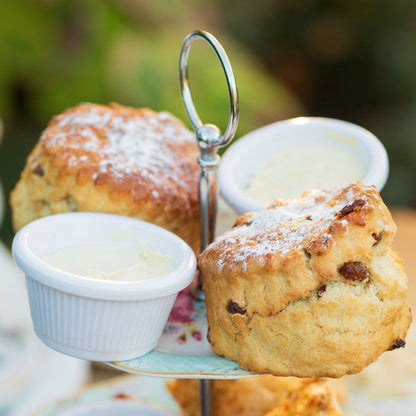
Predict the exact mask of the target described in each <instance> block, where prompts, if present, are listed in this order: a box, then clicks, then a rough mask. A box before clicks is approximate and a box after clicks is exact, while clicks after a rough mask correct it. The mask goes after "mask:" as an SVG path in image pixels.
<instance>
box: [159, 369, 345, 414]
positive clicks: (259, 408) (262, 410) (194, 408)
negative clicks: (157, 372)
mask: <svg viewBox="0 0 416 416" xmlns="http://www.w3.org/2000/svg"><path fill="white" fill-rule="evenodd" d="M300 383H303V380H301V379H299V378H295V377H273V376H263V377H252V378H245V379H237V380H212V382H211V391H212V402H211V403H212V412H213V415H214V416H234V415H235V416H264V415H265V414H266V413H267V412H269V411H271V410H272V409H274V408H276V407H278V406H280V405H281V404H282V403H283V401H284V400H285V399H286V397H287V394H288V392H289V390H292V389H295V388H297V387H298V386H299V384H300ZM331 384H332V387H333V388H334V391H335V392H336V396H337V398H338V400H343V399H344V397H345V390H344V386H343V383H342V380H331ZM166 386H167V388H168V390H169V391H170V392H171V394H172V396H173V397H174V398H175V400H176V401H177V402H178V403H179V405H180V406H181V409H182V415H183V416H197V415H199V414H200V406H199V392H198V380H188V379H178V380H170V381H168V382H167V383H166Z"/></svg>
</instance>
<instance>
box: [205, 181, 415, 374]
mask: <svg viewBox="0 0 416 416" xmlns="http://www.w3.org/2000/svg"><path fill="white" fill-rule="evenodd" d="M395 233H396V226H395V224H394V223H393V220H392V218H391V215H390V213H389V211H388V209H387V208H386V206H385V205H384V203H383V202H382V200H381V198H380V195H379V193H378V191H377V190H376V189H375V187H373V186H364V185H363V184H362V183H360V182H357V183H354V184H352V185H350V186H345V187H344V186H342V187H336V188H332V189H329V190H323V191H309V192H306V193H305V194H303V195H302V196H301V197H299V198H297V199H295V200H282V201H276V202H275V203H274V204H273V205H272V206H271V207H270V208H269V209H268V210H266V211H262V212H255V213H248V214H245V215H243V216H241V217H239V218H238V220H237V222H236V224H235V226H234V228H233V229H231V230H230V231H228V232H226V233H225V234H223V235H222V236H220V237H219V238H217V239H216V240H215V241H214V242H213V243H212V244H211V245H209V246H208V247H207V248H206V250H205V251H204V252H203V253H202V254H201V255H200V257H199V261H198V264H199V268H200V271H201V272H202V275H203V289H204V291H205V303H206V307H207V320H208V339H209V340H210V342H211V346H212V348H213V350H214V352H215V353H216V354H218V355H223V356H225V357H227V358H228V359H230V360H235V361H238V363H239V365H240V366H241V367H242V368H245V369H248V370H251V371H253V372H255V373H269V374H274V375H279V376H297V377H341V376H343V375H345V374H351V373H357V372H359V371H361V370H362V369H363V368H364V367H366V366H367V365H369V364H370V363H371V362H373V361H375V360H376V359H377V357H378V356H379V355H380V354H381V353H383V352H384V351H387V350H392V349H395V348H400V347H402V346H404V344H405V337H406V332H407V329H408V327H409V325H410V322H411V313H410V310H409V307H408V304H407V300H406V289H407V278H406V275H405V272H404V265H403V262H402V260H401V259H400V257H399V255H398V254H397V253H395V252H394V251H392V249H391V243H392V240H393V238H394V235H395Z"/></svg>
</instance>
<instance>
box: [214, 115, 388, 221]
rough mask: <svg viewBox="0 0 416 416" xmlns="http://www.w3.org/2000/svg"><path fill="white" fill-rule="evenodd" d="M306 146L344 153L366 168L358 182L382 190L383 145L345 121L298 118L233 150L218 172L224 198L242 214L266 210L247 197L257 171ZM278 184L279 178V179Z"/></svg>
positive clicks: (241, 141)
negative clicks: (272, 159) (276, 157)
mask: <svg viewBox="0 0 416 416" xmlns="http://www.w3.org/2000/svg"><path fill="white" fill-rule="evenodd" d="M306 144H321V145H325V146H335V147H338V148H341V149H344V150H345V152H347V153H349V154H351V155H352V156H353V157H354V158H355V159H356V160H357V161H358V162H359V164H360V165H361V167H362V168H363V172H364V177H363V178H357V180H358V179H361V181H362V182H363V183H364V184H366V185H375V186H376V187H377V189H378V190H381V189H382V188H383V186H384V184H385V182H386V180H387V177H388V173H389V161H388V157H387V152H386V150H385V148H384V146H383V144H382V143H381V142H380V141H379V140H378V139H377V137H376V136H374V135H373V134H372V133H371V132H369V131H368V130H366V129H364V128H362V127H360V126H357V125H356V124H353V123H349V122H347V121H343V120H336V119H331V118H325V117H298V118H293V119H290V120H283V121H278V122H276V123H272V124H269V125H267V126H264V127H261V128H259V129H256V130H254V131H252V132H250V133H248V134H246V135H245V136H243V137H241V138H240V139H239V140H238V141H237V142H235V143H234V144H233V145H232V146H230V148H229V149H228V150H227V151H226V152H225V154H224V156H223V157H222V160H221V164H220V168H219V185H220V191H221V194H222V196H223V197H224V199H225V200H226V201H227V202H228V204H229V205H230V206H232V207H233V208H234V209H235V210H236V211H237V212H238V213H239V214H244V213H246V212H249V211H259V210H263V209H266V208H267V204H265V203H263V202H261V201H258V200H256V199H254V198H251V197H250V196H248V195H247V194H246V193H245V188H246V186H247V183H248V181H249V180H250V178H251V177H252V175H253V173H254V171H255V170H256V168H257V167H258V166H260V165H262V164H263V163H264V162H266V161H267V160H269V159H270V157H271V156H273V155H274V154H276V153H278V152H279V151H282V150H284V149H290V148H291V147H296V146H301V145H306ZM328 174H329V175H330V174H331V173H330V172H329V173H328ZM278 180H280V178H276V181H278ZM305 182H306V179H305ZM339 185H343V184H341V183H340V184H339ZM305 190H306V189H305ZM276 198H279V196H278V195H277V196H276Z"/></svg>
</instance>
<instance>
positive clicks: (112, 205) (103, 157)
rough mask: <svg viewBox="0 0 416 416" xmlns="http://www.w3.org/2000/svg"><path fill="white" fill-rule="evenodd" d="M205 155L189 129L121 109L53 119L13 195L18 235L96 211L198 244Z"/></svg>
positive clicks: (76, 111)
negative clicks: (34, 225) (62, 216)
mask: <svg viewBox="0 0 416 416" xmlns="http://www.w3.org/2000/svg"><path fill="white" fill-rule="evenodd" d="M198 154H199V150H198V148H197V145H196V143H195V139H194V135H193V134H192V133H191V132H190V131H188V130H187V129H186V128H185V126H184V125H183V123H182V122H181V121H179V120H178V119H176V118H175V117H173V116H172V115H170V114H169V113H166V112H162V113H156V112H154V111H152V110H149V109H134V108H130V107H124V106H121V105H119V104H110V105H109V106H103V105H96V104H80V105H78V106H76V107H74V108H70V109H68V110H66V111H64V112H63V113H62V114H60V115H58V116H56V117H54V118H53V119H52V121H51V122H50V123H49V125H48V127H47V129H46V130H45V131H44V132H43V133H42V135H41V138H40V140H39V142H38V144H37V145H36V147H35V148H34V150H33V151H32V153H31V154H30V155H29V157H28V160H27V164H26V167H25V169H24V171H23V173H22V175H21V179H20V181H19V183H18V184H17V186H16V188H15V190H14V191H13V192H12V195H11V205H12V208H13V224H14V228H15V230H16V231H17V230H18V229H20V228H21V227H22V226H23V225H25V224H27V223H28V222H30V221H33V220H34V219H36V218H39V217H42V216H45V215H51V214H56V213H61V212H67V211H97V212H107V213H112V214H120V215H126V216H130V217H135V218H139V219H143V220H146V221H151V222H153V223H155V224H157V225H160V226H162V227H165V228H167V229H169V230H171V231H173V232H175V233H176V234H178V235H179V236H181V237H182V238H184V239H185V240H186V241H187V242H188V243H189V244H190V245H191V246H192V247H193V248H194V249H195V250H196V249H197V246H198V243H199V233H198V232H197V230H198V229H199V227H198V224H199V214H198V201H197V180H198V172H199V166H198V164H197V161H196V158H197V157H198Z"/></svg>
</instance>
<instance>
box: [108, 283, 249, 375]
mask: <svg viewBox="0 0 416 416" xmlns="http://www.w3.org/2000/svg"><path fill="white" fill-rule="evenodd" d="M206 332H207V322H206V315H205V304H204V301H200V300H195V299H193V298H192V297H191V295H190V294H189V293H188V290H187V289H185V290H183V291H182V292H180V293H179V295H178V298H177V300H176V302H175V305H174V307H173V309H172V312H171V314H170V316H169V319H168V322H167V324H166V326H165V329H164V331H163V334H162V336H161V337H160V339H159V343H158V344H157V346H156V348H155V349H154V350H153V351H151V352H149V353H148V354H146V355H144V356H142V357H138V358H134V359H132V360H126V361H118V362H113V363H109V365H111V366H112V367H116V368H118V369H120V370H123V371H126V372H129V373H133V374H143V375H151V376H156V377H174V378H224V379H225V378H244V377H252V376H254V375H253V374H252V373H251V372H249V371H247V370H243V369H241V368H240V367H239V366H238V364H237V363H236V362H235V361H230V360H227V359H226V358H224V357H219V356H217V355H215V354H214V353H213V351H212V349H211V346H210V344H209V342H208V341H207V339H206V336H205V334H206Z"/></svg>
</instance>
